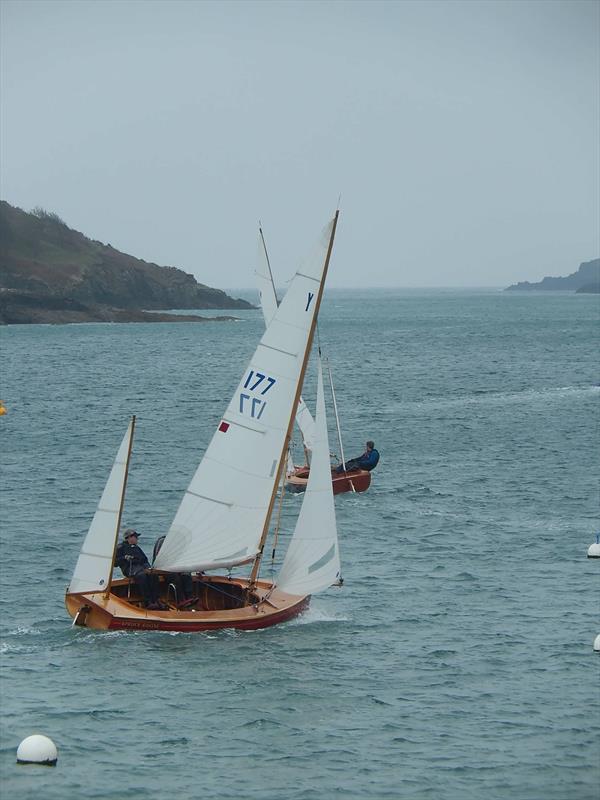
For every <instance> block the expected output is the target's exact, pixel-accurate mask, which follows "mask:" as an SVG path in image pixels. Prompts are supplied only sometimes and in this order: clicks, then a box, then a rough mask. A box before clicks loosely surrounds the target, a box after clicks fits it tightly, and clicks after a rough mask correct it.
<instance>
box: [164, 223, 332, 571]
mask: <svg viewBox="0 0 600 800" xmlns="http://www.w3.org/2000/svg"><path fill="white" fill-rule="evenodd" d="M334 223H335V219H334V220H332V221H331V222H330V223H329V225H328V226H327V227H326V228H325V230H324V231H323V234H322V235H321V238H320V241H319V246H318V249H317V252H316V253H315V254H314V256H313V258H311V259H310V260H309V261H308V262H306V263H305V264H303V265H302V267H301V268H300V269H299V270H298V272H297V273H296V274H295V276H294V278H293V279H292V281H291V283H290V287H289V289H288V291H287V294H286V295H285V297H284V299H283V301H282V302H281V305H280V306H279V308H278V309H277V310H276V312H275V315H274V316H273V318H272V320H271V322H270V324H269V325H268V327H267V329H266V330H265V332H264V334H263V336H262V339H261V340H260V343H259V345H258V347H257V348H256V351H255V353H254V355H253V356H252V358H251V360H250V363H249V365H248V367H247V369H246V370H245V372H244V374H243V376H242V379H241V381H240V383H239V385H238V388H237V389H236V391H235V393H234V395H233V397H232V399H231V402H230V403H229V406H228V407H227V411H226V412H225V415H224V417H223V419H222V420H221V422H220V424H219V425H218V427H217V430H216V432H215V434H214V436H213V438H212V440H211V442H210V444H209V446H208V448H207V450H206V453H205V454H204V457H203V459H202V461H201V462H200V465H199V466H198V469H197V470H196V474H195V475H194V477H193V478H192V481H191V483H190V485H189V487H188V489H187V492H186V494H185V496H184V498H183V500H182V502H181V505H180V506H179V509H178V511H177V513H176V515H175V518H174V520H173V522H172V524H171V527H170V529H169V531H168V533H167V536H166V539H165V541H164V544H163V546H162V548H161V550H160V553H159V555H158V557H157V558H156V561H155V563H154V567H155V568H156V569H159V570H166V571H173V572H177V571H187V572H191V571H196V570H207V569H216V568H221V567H225V568H228V567H231V566H234V565H236V564H244V563H247V562H249V561H251V560H253V559H254V557H255V556H256V554H257V553H258V549H259V542H260V539H261V534H262V533H263V528H264V526H265V522H266V519H267V515H268V513H269V506H270V503H271V497H272V493H273V489H274V484H275V481H276V480H277V475H278V470H279V462H280V459H281V456H282V452H283V447H284V440H285V438H286V433H287V429H288V426H289V422H290V419H291V417H292V414H293V411H294V403H295V402H296V395H297V389H298V384H299V381H300V377H301V373H302V365H303V362H304V358H305V355H306V350H307V347H308V344H309V338H310V331H311V327H312V323H313V319H314V316H315V313H316V309H317V304H318V296H319V291H320V288H321V284H322V281H323V278H324V273H325V267H326V264H327V259H326V253H327V251H328V248H329V247H330V244H331V238H332V232H333V226H334Z"/></svg>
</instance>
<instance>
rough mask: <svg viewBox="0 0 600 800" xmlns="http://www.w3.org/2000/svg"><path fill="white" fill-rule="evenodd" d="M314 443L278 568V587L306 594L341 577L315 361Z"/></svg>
mask: <svg viewBox="0 0 600 800" xmlns="http://www.w3.org/2000/svg"><path fill="white" fill-rule="evenodd" d="M318 373H319V374H318V387H317V413H316V418H315V444H314V448H313V457H312V462H311V466H310V474H309V478H308V484H307V487H306V492H305V494H304V502H303V503H302V508H301V509H300V515H299V517H298V521H297V522H296V528H295V530H294V534H293V536H292V539H291V541H290V545H289V547H288V551H287V553H286V555H285V559H284V561H283V564H282V566H281V570H280V573H279V578H278V580H277V582H276V583H277V586H278V588H279V589H281V590H283V591H284V592H289V593H290V594H298V595H306V594H312V593H313V592H318V591H321V590H322V589H326V588H327V587H328V586H331V585H332V584H333V583H335V582H336V581H337V580H338V579H339V577H340V553H339V545H338V537H337V526H336V521H335V507H334V502H333V486H332V483H331V466H330V462H329V438H328V436H327V420H326V417H325V397H324V393H323V371H322V368H321V359H320V358H319V360H318Z"/></svg>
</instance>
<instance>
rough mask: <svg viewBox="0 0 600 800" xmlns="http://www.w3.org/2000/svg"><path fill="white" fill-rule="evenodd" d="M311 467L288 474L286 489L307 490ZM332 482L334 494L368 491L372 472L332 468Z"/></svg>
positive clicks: (301, 468)
mask: <svg viewBox="0 0 600 800" xmlns="http://www.w3.org/2000/svg"><path fill="white" fill-rule="evenodd" d="M308 476H309V469H308V468H307V467H299V468H298V469H296V470H295V471H294V472H293V473H292V474H291V475H288V476H287V479H286V489H287V491H288V492H292V493H294V494H297V493H298V492H304V491H306V486H307V484H308ZM331 483H332V486H333V493H334V494H343V493H344V492H352V491H354V492H366V491H367V489H368V488H369V486H370V485H371V473H370V472H367V470H366V469H358V470H352V471H350V472H336V471H335V469H332V470H331Z"/></svg>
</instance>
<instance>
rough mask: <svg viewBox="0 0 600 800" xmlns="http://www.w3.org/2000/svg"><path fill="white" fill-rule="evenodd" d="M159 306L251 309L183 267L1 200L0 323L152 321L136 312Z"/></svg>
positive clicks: (38, 210)
mask: <svg viewBox="0 0 600 800" xmlns="http://www.w3.org/2000/svg"><path fill="white" fill-rule="evenodd" d="M165 308H189V309H241V308H252V306H251V305H250V303H247V302H246V301H245V300H236V299H234V298H232V297H229V296H228V295H227V294H225V292H223V291H221V290H219V289H213V288H211V287H209V286H205V285H203V284H200V283H198V282H197V281H196V279H195V278H194V277H193V276H192V275H188V274H187V273H185V272H183V270H180V269H176V268H175V267H160V266H158V265H157V264H151V263H148V262H146V261H142V260H141V259H138V258H134V257H133V256H130V255H127V254H126V253H121V252H120V251H119V250H115V249H114V248H113V247H111V245H110V244H108V245H105V244H102V243H101V242H97V241H94V240H91V239H88V238H87V237H86V236H84V235H83V234H82V233H79V232H78V231H75V230H72V229H71V228H69V227H68V226H67V225H66V224H65V223H64V222H63V221H62V220H61V219H60V218H59V217H57V216H56V215H55V214H49V213H47V212H45V211H43V210H41V209H37V210H34V211H33V212H32V213H26V212H25V211H22V210H21V209H19V208H14V207H13V206H11V205H9V204H8V203H6V202H4V201H1V202H0V323H4V324H7V323H11V322H72V321H98V320H110V321H136V322H137V321H145V320H153V321H156V320H157V316H156V315H155V314H151V315H150V314H144V312H143V311H142V309H145V310H152V309H165ZM127 312H131V313H127ZM172 318H173V319H176V320H181V321H183V318H182V317H180V316H174V315H172ZM163 319H167V315H163ZM188 319H189V318H188ZM191 319H200V318H199V317H191Z"/></svg>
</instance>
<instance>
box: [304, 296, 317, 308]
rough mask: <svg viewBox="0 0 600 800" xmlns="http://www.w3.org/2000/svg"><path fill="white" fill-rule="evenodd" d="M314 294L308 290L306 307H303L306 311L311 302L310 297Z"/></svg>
mask: <svg viewBox="0 0 600 800" xmlns="http://www.w3.org/2000/svg"><path fill="white" fill-rule="evenodd" d="M314 296H315V293H314V292H309V293H308V300H307V301H306V308H305V309H304V310H305V311H308V307H309V306H310V304H311V303H312V299H313V297H314Z"/></svg>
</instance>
